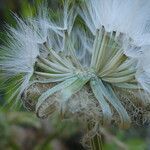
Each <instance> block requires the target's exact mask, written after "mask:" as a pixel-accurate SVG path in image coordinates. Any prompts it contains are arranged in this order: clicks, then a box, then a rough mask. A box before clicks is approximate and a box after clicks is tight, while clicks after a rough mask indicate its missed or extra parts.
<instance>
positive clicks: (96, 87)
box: [90, 79, 112, 124]
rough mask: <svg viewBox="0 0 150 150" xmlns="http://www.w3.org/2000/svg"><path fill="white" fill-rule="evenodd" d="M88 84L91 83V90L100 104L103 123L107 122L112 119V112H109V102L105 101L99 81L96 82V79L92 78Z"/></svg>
mask: <svg viewBox="0 0 150 150" xmlns="http://www.w3.org/2000/svg"><path fill="white" fill-rule="evenodd" d="M90 85H91V88H92V91H93V93H94V95H95V97H96V99H97V100H98V102H99V104H100V106H101V109H102V112H103V124H108V123H110V122H111V120H112V112H111V109H110V106H109V104H108V103H107V101H106V99H105V98H104V96H103V92H102V89H101V86H100V84H99V82H97V80H96V79H92V80H91V81H90Z"/></svg>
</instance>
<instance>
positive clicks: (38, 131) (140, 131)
mask: <svg viewBox="0 0 150 150" xmlns="http://www.w3.org/2000/svg"><path fill="white" fill-rule="evenodd" d="M42 1H43V0H0V41H2V39H4V38H5V33H4V29H5V26H6V23H8V24H10V25H15V22H14V19H13V17H12V12H13V13H14V12H15V13H17V14H19V16H31V15H34V14H35V13H36V9H35V6H36V5H39V4H40V3H41V2H42ZM48 3H49V7H50V8H51V9H54V10H55V9H57V7H58V5H61V1H59V0H49V1H48ZM6 97H7V91H1V94H0V104H1V107H3V105H2V104H3V101H5V98H6ZM81 129H82V128H81V125H80V124H79V123H78V122H77V121H71V122H70V121H68V120H65V121H63V120H61V119H60V118H58V117H57V116H55V117H53V118H50V119H49V120H40V119H38V118H37V117H36V116H35V115H34V114H32V113H30V112H25V111H20V112H12V111H11V112H10V111H9V110H7V111H2V110H1V111H0V150H84V148H83V147H82V146H81V144H80V142H81V137H82V134H83V133H82V130H81ZM102 142H103V149H104V150H150V128H149V126H148V125H146V126H144V127H134V128H132V129H129V130H120V129H114V128H109V129H108V128H106V129H102Z"/></svg>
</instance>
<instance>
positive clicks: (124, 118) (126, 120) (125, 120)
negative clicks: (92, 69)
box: [98, 79, 131, 128]
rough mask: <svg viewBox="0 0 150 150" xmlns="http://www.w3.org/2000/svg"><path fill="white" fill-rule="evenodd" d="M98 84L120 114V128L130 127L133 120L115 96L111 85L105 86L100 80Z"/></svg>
mask: <svg viewBox="0 0 150 150" xmlns="http://www.w3.org/2000/svg"><path fill="white" fill-rule="evenodd" d="M98 82H99V84H100V86H101V89H102V91H103V94H104V96H105V97H106V98H107V100H108V101H109V102H110V103H111V105H112V106H113V107H114V108H115V109H116V111H117V112H118V114H119V116H120V119H121V120H120V121H121V123H120V127H122V128H126V127H128V126H129V125H130V124H131V119H130V117H129V115H128V113H127V111H126V110H125V108H124V107H123V105H122V104H121V102H120V100H119V99H118V97H117V96H116V95H115V93H114V91H113V90H112V87H111V86H110V85H109V84H105V85H104V84H103V82H102V81H101V80H100V79H99V80H98Z"/></svg>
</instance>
